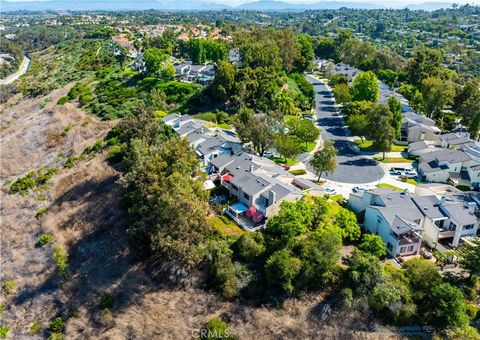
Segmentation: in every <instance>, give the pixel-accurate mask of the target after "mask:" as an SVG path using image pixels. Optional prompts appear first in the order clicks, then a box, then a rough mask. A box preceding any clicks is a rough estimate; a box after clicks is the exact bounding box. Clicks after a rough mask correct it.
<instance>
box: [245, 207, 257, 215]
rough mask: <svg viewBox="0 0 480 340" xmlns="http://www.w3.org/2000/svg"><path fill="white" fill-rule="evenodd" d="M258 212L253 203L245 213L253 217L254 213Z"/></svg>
mask: <svg viewBox="0 0 480 340" xmlns="http://www.w3.org/2000/svg"><path fill="white" fill-rule="evenodd" d="M256 212H257V208H255V207H254V206H253V205H252V206H251V207H250V208H248V210H247V212H246V213H245V215H247V216H248V217H252V216H253V214H255V213H256Z"/></svg>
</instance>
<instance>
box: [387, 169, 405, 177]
mask: <svg viewBox="0 0 480 340" xmlns="http://www.w3.org/2000/svg"><path fill="white" fill-rule="evenodd" d="M406 170H407V169H405V168H397V167H394V168H390V174H391V175H399V176H400V175H403V174H404V173H405V171H406Z"/></svg>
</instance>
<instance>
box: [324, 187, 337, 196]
mask: <svg viewBox="0 0 480 340" xmlns="http://www.w3.org/2000/svg"><path fill="white" fill-rule="evenodd" d="M323 192H324V193H325V194H327V195H330V196H332V195H336V194H337V190H335V189H332V188H325V190H324V191H323Z"/></svg>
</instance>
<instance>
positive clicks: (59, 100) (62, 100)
mask: <svg viewBox="0 0 480 340" xmlns="http://www.w3.org/2000/svg"><path fill="white" fill-rule="evenodd" d="M69 100H70V99H69V98H68V97H67V96H63V97H60V99H58V102H57V104H58V105H65V104H66V103H68V102H69Z"/></svg>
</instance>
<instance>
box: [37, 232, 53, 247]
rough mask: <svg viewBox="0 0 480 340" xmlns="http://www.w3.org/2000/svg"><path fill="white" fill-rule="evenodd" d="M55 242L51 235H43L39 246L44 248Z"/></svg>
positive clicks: (39, 240)
mask: <svg viewBox="0 0 480 340" xmlns="http://www.w3.org/2000/svg"><path fill="white" fill-rule="evenodd" d="M52 241H53V236H52V235H50V234H42V235H41V236H40V237H39V239H38V242H37V244H38V245H39V246H40V247H41V246H44V245H46V244H48V243H50V242H52Z"/></svg>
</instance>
